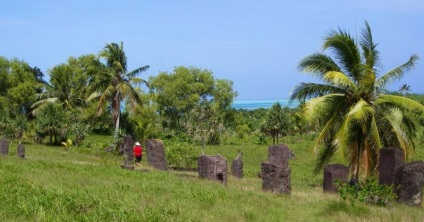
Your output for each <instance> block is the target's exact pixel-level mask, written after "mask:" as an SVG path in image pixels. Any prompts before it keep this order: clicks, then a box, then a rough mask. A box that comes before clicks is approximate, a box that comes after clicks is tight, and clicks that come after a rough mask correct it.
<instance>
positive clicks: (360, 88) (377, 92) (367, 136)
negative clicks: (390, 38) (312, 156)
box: [291, 22, 424, 182]
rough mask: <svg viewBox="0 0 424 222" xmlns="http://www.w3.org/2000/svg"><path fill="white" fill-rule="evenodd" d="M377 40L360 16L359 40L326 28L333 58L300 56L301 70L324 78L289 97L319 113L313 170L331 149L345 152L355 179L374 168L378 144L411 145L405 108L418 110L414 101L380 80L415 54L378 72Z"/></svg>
mask: <svg viewBox="0 0 424 222" xmlns="http://www.w3.org/2000/svg"><path fill="white" fill-rule="evenodd" d="M376 46H377V44H376V43H375V42H374V41H373V38H372V33H371V28H370V26H369V25H368V23H367V22H365V28H364V29H362V32H361V38H360V40H359V42H357V41H356V38H355V37H354V36H351V35H350V34H349V33H348V32H347V31H344V30H341V29H339V30H338V31H332V32H330V33H329V34H328V35H327V36H326V38H325V40H324V46H323V49H324V50H330V51H331V52H333V53H334V58H335V59H334V60H333V59H332V58H331V57H330V56H328V55H325V54H324V53H315V54H312V55H310V56H307V57H305V58H304V59H303V60H301V61H300V63H299V69H300V70H301V71H304V72H307V73H310V74H311V75H313V76H316V77H319V78H320V79H321V80H322V81H323V82H324V83H301V84H300V85H298V86H297V87H296V88H295V91H294V93H293V95H292V97H291V100H294V99H299V100H305V99H306V98H312V99H310V100H309V101H308V102H306V105H305V108H304V113H305V115H306V116H307V117H308V118H309V119H312V120H314V119H319V120H320V123H322V128H321V131H320V133H319V135H318V137H317V138H316V140H315V143H314V145H313V150H314V151H316V152H318V151H319V153H318V157H317V162H316V168H315V171H316V172H318V171H319V170H320V169H321V168H322V166H323V165H324V164H325V163H327V162H328V161H329V160H330V159H331V157H332V156H333V154H334V153H336V152H341V153H342V154H343V156H345V157H346V159H347V161H348V163H349V167H350V172H351V176H352V177H351V181H353V182H356V181H358V179H359V178H358V175H359V172H360V170H361V172H364V173H365V176H367V175H370V174H372V173H375V172H376V170H377V169H376V165H377V161H378V151H379V149H380V148H381V147H389V146H396V147H400V148H402V149H403V150H404V151H405V154H406V155H405V156H406V157H408V156H409V155H410V154H411V152H412V151H413V150H414V141H413V138H414V137H415V136H416V130H415V127H416V125H415V122H414V121H412V119H411V118H410V115H409V114H410V113H411V112H410V111H411V110H417V111H420V112H423V111H424V107H423V106H422V105H421V104H419V103H418V102H416V101H414V100H411V99H408V98H405V97H401V96H395V95H386V94H383V93H384V89H385V86H386V85H387V84H389V83H390V82H392V81H394V80H398V79H400V78H402V77H403V75H404V74H405V73H406V72H408V71H410V70H412V69H413V68H414V66H415V63H416V61H417V59H418V56H417V55H412V56H411V57H410V59H409V60H408V61H407V62H406V63H404V64H402V65H400V66H398V67H396V68H394V69H392V70H390V71H389V72H387V73H385V74H383V75H380V73H379V72H378V68H377V67H378V65H379V64H380V57H379V51H378V50H377V48H376Z"/></svg>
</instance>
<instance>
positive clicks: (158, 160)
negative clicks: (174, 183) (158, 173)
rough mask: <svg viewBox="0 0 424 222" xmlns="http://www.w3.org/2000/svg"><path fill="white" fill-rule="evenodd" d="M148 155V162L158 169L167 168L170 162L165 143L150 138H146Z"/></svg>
mask: <svg viewBox="0 0 424 222" xmlns="http://www.w3.org/2000/svg"><path fill="white" fill-rule="evenodd" d="M145 150H146V155H147V162H148V163H149V164H150V165H151V166H153V167H154V168H156V169H159V170H167V169H168V164H167V162H166V157H165V150H164V148H163V143H162V142H160V141H158V140H155V139H149V140H146V147H145Z"/></svg>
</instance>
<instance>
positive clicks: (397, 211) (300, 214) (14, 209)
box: [0, 136, 424, 221]
mask: <svg viewBox="0 0 424 222" xmlns="http://www.w3.org/2000/svg"><path fill="white" fill-rule="evenodd" d="M108 139H109V138H107V137H100V136H94V137H91V138H90V140H91V141H89V143H90V144H102V143H105V141H106V143H107V141H108ZM284 143H285V144H287V145H288V146H289V147H290V148H291V149H293V150H294V152H295V154H296V159H292V160H291V162H290V166H291V169H292V187H293V191H292V194H291V195H278V194H274V193H269V192H263V191H261V180H260V179H259V178H257V177H256V175H257V173H258V172H259V170H260V163H261V162H263V161H265V160H266V158H267V146H259V145H250V146H239V147H236V146H216V147H207V148H206V152H207V153H208V154H218V153H219V154H221V155H223V156H225V157H226V158H227V162H228V165H230V163H231V161H232V160H233V158H235V156H236V155H237V150H242V151H243V153H244V155H243V160H244V171H245V174H246V178H244V179H236V178H234V177H231V176H230V177H229V178H228V184H227V186H223V185H221V184H219V183H216V182H211V181H207V180H200V179H198V177H197V173H194V172H177V171H167V172H160V171H156V170H154V169H152V168H150V167H148V166H146V162H145V160H143V167H142V169H143V170H149V172H141V171H138V170H140V169H141V168H140V167H139V168H137V170H136V171H128V170H123V169H121V168H120V167H119V164H120V162H121V158H120V157H116V156H114V155H112V154H110V153H106V152H104V151H103V150H102V148H96V146H94V145H92V146H91V147H92V148H87V147H78V148H71V149H65V148H63V147H49V146H43V145H35V144H25V146H26V158H25V159H19V158H17V157H16V155H15V154H16V147H17V144H16V143H13V144H11V145H10V153H9V155H8V156H0V178H1V179H0V202H1V203H2V207H1V208H0V220H1V221H423V220H424V211H423V209H422V207H408V206H403V205H398V204H396V203H393V204H392V205H391V206H389V207H386V208H382V207H376V206H368V205H362V204H358V205H355V206H350V205H347V204H345V203H344V202H343V201H341V200H340V198H339V197H338V195H335V194H324V193H323V192H322V188H321V182H322V178H321V177H322V176H321V175H319V176H315V177H314V176H313V175H312V174H311V170H312V167H313V156H312V155H311V153H310V147H311V138H307V137H306V138H305V137H290V138H286V139H285V140H284ZM417 152H418V153H417V157H420V156H422V155H421V153H423V152H422V151H420V150H417ZM199 154H200V148H199ZM421 159H422V158H421Z"/></svg>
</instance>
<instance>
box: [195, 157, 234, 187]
mask: <svg viewBox="0 0 424 222" xmlns="http://www.w3.org/2000/svg"><path fill="white" fill-rule="evenodd" d="M197 164H198V165H197V171H198V173H199V178H205V179H208V180H216V181H219V182H221V183H223V184H224V185H227V160H226V159H225V158H224V157H223V156H221V155H216V156H206V155H202V156H200V157H199V159H198V161H197Z"/></svg>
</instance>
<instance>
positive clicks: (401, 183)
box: [393, 161, 424, 206]
mask: <svg viewBox="0 0 424 222" xmlns="http://www.w3.org/2000/svg"><path fill="white" fill-rule="evenodd" d="M393 182H394V190H395V193H396V195H397V198H398V199H397V200H398V202H399V203H403V204H407V205H417V206H420V205H421V203H422V196H423V185H424V162H423V161H416V162H412V163H407V164H403V165H401V166H399V167H398V168H396V171H395V176H394V181H393Z"/></svg>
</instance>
